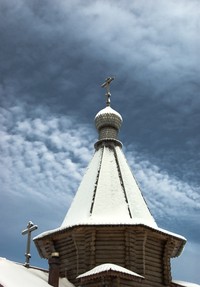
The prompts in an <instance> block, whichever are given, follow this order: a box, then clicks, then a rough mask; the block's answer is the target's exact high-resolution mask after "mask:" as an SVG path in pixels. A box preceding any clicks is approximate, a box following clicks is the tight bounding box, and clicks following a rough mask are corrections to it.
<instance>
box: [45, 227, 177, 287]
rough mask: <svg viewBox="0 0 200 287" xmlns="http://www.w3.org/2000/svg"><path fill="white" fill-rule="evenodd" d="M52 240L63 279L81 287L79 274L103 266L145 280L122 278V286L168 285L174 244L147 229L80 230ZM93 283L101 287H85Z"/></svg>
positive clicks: (97, 228)
mask: <svg viewBox="0 0 200 287" xmlns="http://www.w3.org/2000/svg"><path fill="white" fill-rule="evenodd" d="M52 241H53V245H54V249H55V250H56V251H57V252H59V254H60V276H61V277H67V278H68V280H69V281H71V282H72V283H73V284H75V285H76V286H78V285H80V282H79V281H78V280H77V279H76V277H77V276H78V275H80V274H82V273H84V272H86V271H88V270H90V269H92V268H94V267H95V266H98V265H100V264H103V263H113V264H117V265H119V266H122V267H125V268H127V269H129V270H131V271H133V272H136V273H138V274H140V275H142V276H144V277H145V279H144V280H143V281H142V283H138V282H134V281H133V280H125V279H124V281H123V280H122V279H120V280H121V283H120V286H127V287H128V286H133V287H135V286H136V287H137V286H155V287H161V286H166V285H168V286H169V283H170V280H171V274H170V259H169V252H171V251H170V248H172V247H171V246H172V243H170V244H168V243H167V240H166V237H164V236H163V235H162V234H161V235H160V234H157V233H156V232H154V231H151V230H149V229H145V227H137V226H127V227H125V226H124V227H123V226H93V227H91V226H85V227H81V228H80V227H77V228H73V229H71V230H68V231H66V232H64V233H62V234H57V235H56V236H54V238H53V240H52ZM48 248H49V247H48ZM51 248H52V247H51ZM49 250H50V248H49ZM47 252H48V250H47ZM49 252H50V251H49ZM99 280H100V279H99ZM97 281H98V280H97ZM122 281H123V282H122ZM125 281H127V282H125ZM113 282H114V281H113ZM116 282H117V281H116ZM93 284H94V285H95V286H100V285H101V286H102V284H100V282H96V281H95V283H94V282H90V281H89V282H88V283H87V284H86V287H90V286H91V287H93V286H94V285H93ZM112 284H114V283H112ZM116 284H117V283H116ZM118 284H119V282H118ZM112 286H114V287H115V286H117V285H115V284H114V285H112Z"/></svg>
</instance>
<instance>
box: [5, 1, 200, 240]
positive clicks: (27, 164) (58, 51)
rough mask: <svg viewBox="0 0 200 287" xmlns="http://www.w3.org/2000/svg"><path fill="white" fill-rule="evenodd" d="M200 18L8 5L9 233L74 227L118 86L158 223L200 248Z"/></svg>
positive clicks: (172, 6) (93, 5) (77, 6)
mask: <svg viewBox="0 0 200 287" xmlns="http://www.w3.org/2000/svg"><path fill="white" fill-rule="evenodd" d="M199 6H200V3H199V1H198V0H191V1H186V0H183V1H174V0H169V1H160V0H159V1H158V0H149V1H148V2H147V1H144V0H142V1H132V2H131V3H130V1H117V2H116V1H112V0H110V1H87V2H84V3H83V1H78V0H76V1H65V0H59V1H56V3H55V2H54V1H46V0H44V1H43V2H42V3H41V1H34V2H32V1H24V0H15V1H14V0H10V1H6V0H2V1H1V3H0V16H1V17H0V31H1V42H2V45H1V51H0V62H1V65H0V73H1V79H0V106H1V113H0V122H1V125H2V126H1V139H0V140H1V142H0V144H1V154H2V156H1V158H0V163H1V170H2V172H1V176H0V181H1V195H2V196H1V198H2V202H0V204H1V210H2V213H3V216H5V218H6V216H7V218H9V222H11V221H12V220H13V218H14V217H13V212H12V211H13V210H20V212H19V213H20V214H21V216H22V217H23V218H22V217H20V214H15V218H16V221H17V223H18V224H16V227H15V231H16V232H17V228H18V226H19V224H20V222H22V221H26V220H27V221H28V220H30V219H32V220H33V221H38V222H41V223H40V224H41V226H44V229H48V228H53V227H56V226H57V224H59V222H61V221H62V219H63V216H64V214H65V212H66V209H67V208H68V206H69V202H70V201H71V199H72V197H73V194H74V192H75V191H76V189H77V186H78V183H79V181H80V180H81V177H82V174H83V172H84V167H85V166H86V165H87V162H88V160H89V158H90V157H91V150H93V143H94V141H95V140H94V138H95V135H94V131H93V129H91V126H90V125H89V124H88V122H89V123H91V118H92V117H93V116H94V114H95V113H96V112H97V111H98V110H99V109H100V108H102V106H103V105H102V101H103V100H102V95H103V94H104V91H102V90H101V88H100V84H101V82H102V81H103V80H104V78H105V77H107V76H108V75H115V76H116V80H115V81H114V82H113V83H112V88H111V92H112V98H111V100H112V106H113V107H114V108H116V109H117V110H119V111H120V112H121V113H122V115H123V119H124V124H123V127H122V133H121V139H122V141H123V142H124V144H125V146H126V147H127V152H128V153H127V156H128V159H129V160H130V163H131V166H133V169H134V173H135V174H136V177H137V178H138V181H139V182H140V185H141V187H142V190H143V192H144V193H145V196H146V199H147V201H148V203H149V205H150V207H151V209H152V212H153V213H154V215H155V217H156V219H157V220H158V221H159V224H162V226H163V225H164V226H163V227H166V228H167V229H169V230H171V227H170V226H172V229H173V231H175V232H176V231H177V232H180V233H182V231H184V232H185V235H186V237H188V236H189V238H190V239H192V240H193V241H194V242H197V241H198V237H199V234H198V230H195V232H194V228H195V227H196V226H199V225H198V217H199V206H198V200H199V183H200V181H199V176H198V175H199V169H200V161H199V160H198V159H199V156H200V152H199V142H200V134H199V124H198V123H199V122H200V113H199V104H200V100H199V96H198V94H199V86H200V82H199V72H200V71H199V69H200V68H199V67H200V65H199V50H200V39H199V11H200V7H199ZM98 86H99V89H98ZM132 150H134V153H132V152H131V151H132ZM30 199H31V201H30ZM3 202H5V204H4V203H3ZM30 202H31V203H30ZM52 204H53V208H51V207H52ZM35 206H38V208H37V209H36V208H35ZM165 207H166V208H165ZM164 210H165V211H164ZM52 213H53V214H54V216H52V217H53V218H52V217H51V216H48V214H52ZM178 213H180V214H181V216H178ZM27 214H30V215H29V216H31V215H32V217H33V218H27ZM166 218H167V219H166ZM36 223H37V222H36ZM2 224H4V223H2ZM5 224H6V220H5ZM3 227H4V229H5V230H6V225H5V226H3ZM40 228H42V227H40ZM40 231H41V229H40ZM6 232H10V231H8V230H7V231H6Z"/></svg>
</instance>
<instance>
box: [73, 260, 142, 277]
mask: <svg viewBox="0 0 200 287" xmlns="http://www.w3.org/2000/svg"><path fill="white" fill-rule="evenodd" d="M108 271H115V272H119V273H123V274H127V275H131V276H135V277H139V278H144V277H143V276H141V275H139V274H137V273H135V272H133V271H131V270H129V269H126V268H124V267H121V266H119V265H116V264H112V263H105V264H101V265H99V266H96V267H95V268H93V269H91V270H89V271H87V272H85V273H83V274H81V275H79V276H77V278H84V277H89V276H94V275H97V274H99V273H103V272H108Z"/></svg>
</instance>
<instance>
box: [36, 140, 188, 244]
mask: <svg viewBox="0 0 200 287" xmlns="http://www.w3.org/2000/svg"><path fill="white" fill-rule="evenodd" d="M80 225H81V226H83V225H144V226H147V227H150V228H153V229H154V230H156V231H159V232H162V233H165V234H169V235H172V236H175V237H178V238H180V239H183V240H186V239H185V238H184V237H182V236H180V235H178V234H175V233H171V232H168V231H166V230H164V229H161V228H159V227H158V226H157V224H156V222H155V220H154V218H153V216H152V215H151V213H150V211H149V209H148V207H147V204H146V202H145V200H144V198H143V196H142V193H141V191H140V189H139V187H138V185H137V182H136V180H135V179H134V177H133V174H132V172H131V170H130V168H129V166H128V163H127V161H126V159H125V156H124V154H123V151H122V149H121V147H118V146H115V147H114V148H112V149H111V148H109V147H106V146H102V147H101V148H99V149H98V150H97V151H96V152H95V154H94V156H93V158H92V160H91V162H90V164H89V166H88V168H87V170H86V173H85V175H84V177H83V179H82V182H81V184H80V186H79V188H78V191H77V193H76V195H75V197H74V200H73V202H72V204H71V206H70V208H69V210H68V212H67V214H66V216H65V218H64V220H63V223H62V224H61V226H60V227H59V228H57V229H54V230H50V231H47V232H44V233H42V234H40V235H38V236H37V237H35V238H34V240H35V239H38V238H42V237H44V236H47V235H49V234H52V233H55V232H59V231H63V230H65V229H66V228H71V227H74V226H80Z"/></svg>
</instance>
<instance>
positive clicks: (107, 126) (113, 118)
mask: <svg viewBox="0 0 200 287" xmlns="http://www.w3.org/2000/svg"><path fill="white" fill-rule="evenodd" d="M113 80H114V78H112V77H109V78H106V80H105V82H104V83H103V84H102V85H101V87H102V88H106V94H105V95H106V97H107V100H106V108H104V109H102V110H100V111H99V112H98V113H97V115H96V117H95V125H96V129H97V131H98V133H99V140H98V141H97V143H96V144H95V148H97V149H98V147H99V145H100V144H101V143H102V142H104V143H105V141H107V142H108V141H109V142H111V141H112V142H115V144H116V145H118V146H121V145H122V144H121V142H120V141H118V133H119V130H120V127H121V124H122V121H123V120H122V116H121V115H120V114H119V113H118V112H117V111H115V110H114V109H112V108H111V106H110V102H111V101H110V97H111V93H110V83H111V82H112V81H113Z"/></svg>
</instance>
